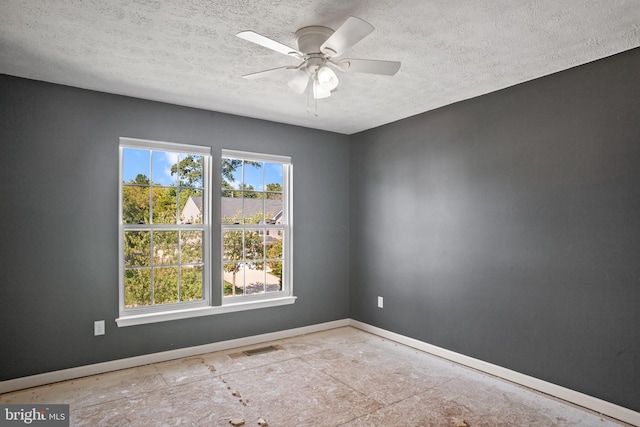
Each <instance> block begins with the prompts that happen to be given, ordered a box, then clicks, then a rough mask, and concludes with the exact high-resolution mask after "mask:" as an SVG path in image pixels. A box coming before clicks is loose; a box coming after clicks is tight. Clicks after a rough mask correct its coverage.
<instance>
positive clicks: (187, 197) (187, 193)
mask: <svg viewBox="0 0 640 427" xmlns="http://www.w3.org/2000/svg"><path fill="white" fill-rule="evenodd" d="M202 200H203V199H202V190H193V189H181V190H180V223H182V224H202V214H203V206H202Z"/></svg>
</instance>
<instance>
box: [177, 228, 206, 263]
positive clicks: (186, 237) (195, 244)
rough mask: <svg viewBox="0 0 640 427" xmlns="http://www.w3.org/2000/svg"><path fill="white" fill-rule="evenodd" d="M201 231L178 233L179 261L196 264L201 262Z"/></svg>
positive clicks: (202, 234)
mask: <svg viewBox="0 0 640 427" xmlns="http://www.w3.org/2000/svg"><path fill="white" fill-rule="evenodd" d="M203 236H204V232H203V231H183V232H181V233H180V257H181V258H180V263H181V264H196V263H201V262H202V239H203Z"/></svg>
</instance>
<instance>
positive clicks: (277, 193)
mask: <svg viewBox="0 0 640 427" xmlns="http://www.w3.org/2000/svg"><path fill="white" fill-rule="evenodd" d="M264 172H265V178H264V179H265V184H266V185H265V190H266V191H267V192H268V193H267V194H266V198H267V199H279V200H282V165H281V164H279V163H265V165H264Z"/></svg>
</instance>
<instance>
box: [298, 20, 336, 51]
mask: <svg viewBox="0 0 640 427" xmlns="http://www.w3.org/2000/svg"><path fill="white" fill-rule="evenodd" d="M332 34H333V30H332V29H331V28H328V27H322V26H319V25H313V26H310V27H303V28H300V29H299V30H298V31H296V43H297V44H298V50H299V51H300V52H302V53H304V54H305V55H308V54H311V53H322V52H321V51H320V46H322V43H324V42H325V41H326V40H327V39H328V38H329V37H331V35H332Z"/></svg>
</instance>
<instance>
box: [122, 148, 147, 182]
mask: <svg viewBox="0 0 640 427" xmlns="http://www.w3.org/2000/svg"><path fill="white" fill-rule="evenodd" d="M149 159H150V152H149V150H140V149H136V148H123V149H122V182H124V183H127V184H129V183H138V184H141V183H146V184H149V177H150V176H151V171H150V169H149Z"/></svg>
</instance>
